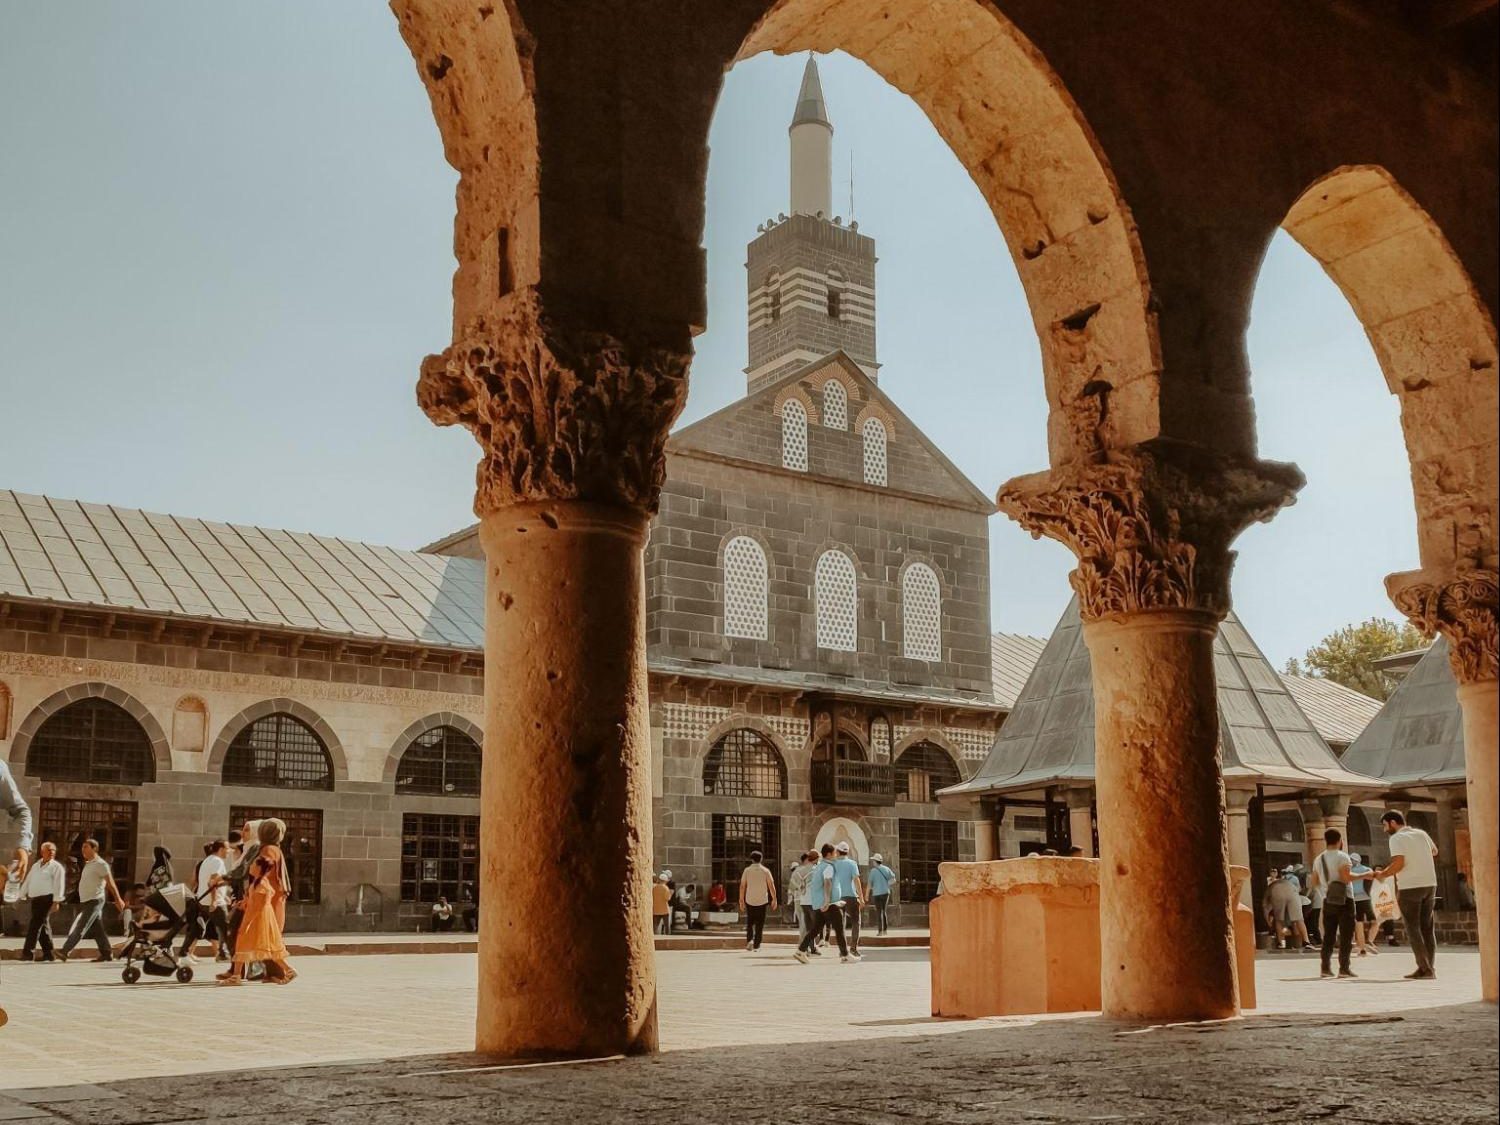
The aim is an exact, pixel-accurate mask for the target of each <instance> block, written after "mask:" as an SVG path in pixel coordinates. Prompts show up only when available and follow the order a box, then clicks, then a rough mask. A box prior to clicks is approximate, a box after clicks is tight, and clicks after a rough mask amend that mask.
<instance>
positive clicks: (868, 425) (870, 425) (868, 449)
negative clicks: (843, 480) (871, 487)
mask: <svg viewBox="0 0 1500 1125" xmlns="http://www.w3.org/2000/svg"><path fill="white" fill-rule="evenodd" d="M860 432H861V434H863V436H864V439H865V483H866V484H878V485H884V484H885V482H886V471H885V426H884V425H883V424H882V423H881V421H880V419H879V418H866V419H865V424H864V425H863V426H862V427H860Z"/></svg>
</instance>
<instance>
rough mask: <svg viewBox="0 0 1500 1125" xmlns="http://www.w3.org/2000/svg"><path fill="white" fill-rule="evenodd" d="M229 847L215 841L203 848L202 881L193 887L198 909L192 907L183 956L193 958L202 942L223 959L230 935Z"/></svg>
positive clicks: (221, 841) (199, 877)
mask: <svg viewBox="0 0 1500 1125" xmlns="http://www.w3.org/2000/svg"><path fill="white" fill-rule="evenodd" d="M228 874H229V845H228V844H226V843H225V842H224V841H223V840H214V841H212V842H211V843H210V844H209V845H208V846H207V847H205V848H204V849H203V862H201V863H200V864H198V881H197V883H196V885H195V886H194V887H193V896H194V897H193V902H194V904H195V905H194V906H190V907H189V908H188V924H187V928H186V932H185V933H184V934H183V938H182V948H181V949H180V950H179V951H178V953H179V955H183V956H188V957H191V956H192V955H193V950H194V949H195V948H196V947H197V945H198V939H199V938H201V937H206V938H208V939H209V941H210V942H211V943H212V946H213V956H214V958H215V959H220V957H221V953H222V951H223V948H224V941H225V940H226V937H227V935H228V932H229V884H228V883H227V882H226V881H225V879H226V877H227V876H228Z"/></svg>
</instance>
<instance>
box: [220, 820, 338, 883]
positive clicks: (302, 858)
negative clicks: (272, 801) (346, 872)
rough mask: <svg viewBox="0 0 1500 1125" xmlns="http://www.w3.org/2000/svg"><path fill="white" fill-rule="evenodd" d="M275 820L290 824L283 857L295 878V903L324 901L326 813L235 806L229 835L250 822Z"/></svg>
mask: <svg viewBox="0 0 1500 1125" xmlns="http://www.w3.org/2000/svg"><path fill="white" fill-rule="evenodd" d="M270 817H275V818H276V819H277V820H280V821H282V822H283V823H285V824H286V835H285V836H283V837H282V838H281V854H282V855H284V856H285V857H286V867H287V874H288V875H289V876H290V877H291V884H292V885H291V888H290V889H291V898H290V901H291V902H310V903H316V902H321V901H322V898H323V810H322V809H287V808H271V807H268V806H264V805H232V806H230V809H229V831H230V832H233V831H234V830H235V829H236V828H239V827H241V826H242V825H243V824H244V823H245V821H247V820H266V819H269V818H270Z"/></svg>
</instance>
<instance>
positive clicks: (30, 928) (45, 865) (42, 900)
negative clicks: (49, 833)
mask: <svg viewBox="0 0 1500 1125" xmlns="http://www.w3.org/2000/svg"><path fill="white" fill-rule="evenodd" d="M67 879H68V873H67V871H66V869H65V868H64V867H63V865H62V864H61V863H59V862H58V861H57V845H56V844H54V843H53V842H52V841H51V840H48V841H47V842H46V843H45V844H43V845H42V846H41V849H40V854H39V857H38V859H37V862H36V863H34V864H32V865H31V869H30V870H29V871H27V872H26V881H25V882H24V883H23V884H22V885H21V896H22V897H23V898H25V899H26V900H27V901H28V902H29V903H30V904H31V918H30V920H29V922H28V923H27V926H26V940H25V941H24V942H23V943H22V945H21V960H22V961H30V960H32V959H33V957H34V955H35V951H36V948H37V946H38V945H40V946H41V950H42V955H41V957H40V958H38V960H42V961H55V960H57V958H56V956H55V955H54V954H53V952H52V914H53V912H54V911H55V910H57V909H58V907H60V906H62V901H63V894H64V892H65V891H66V889H67Z"/></svg>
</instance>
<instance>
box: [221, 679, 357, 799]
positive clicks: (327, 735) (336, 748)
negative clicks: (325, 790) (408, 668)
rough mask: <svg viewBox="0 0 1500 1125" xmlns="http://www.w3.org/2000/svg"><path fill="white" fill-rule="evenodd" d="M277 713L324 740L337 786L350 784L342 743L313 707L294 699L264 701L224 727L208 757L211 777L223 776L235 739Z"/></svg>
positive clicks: (248, 708) (250, 707)
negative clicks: (226, 760)
mask: <svg viewBox="0 0 1500 1125" xmlns="http://www.w3.org/2000/svg"><path fill="white" fill-rule="evenodd" d="M277 712H285V713H286V714H288V715H291V716H292V717H293V718H295V719H299V720H301V721H302V722H304V723H306V724H307V725H308V726H309V727H310V728H312V732H313V733H314V734H316V735H317V736H318V738H319V739H321V740H322V743H323V748H324V749H325V750H327V751H328V759H329V761H330V762H332V763H333V780H334V783H335V784H337V783H338V782H340V781H348V780H349V762H348V759H347V758H345V756H344V746H343V743H341V742H340V741H339V737H338V735H336V734H334V733H333V728H332V727H330V726H329V725H328V724H327V723H326V722H324V721H323V716H321V715H319V714H318V713H317V712H316V711H314V710H313V709H312V708H311V707H308V706H307V705H306V704H304V703H298V702H297V701H296V700H295V699H287V698H285V697H282V698H279V699H265V700H262V701H261V702H259V703H252V704H251V705H250V706H249V707H246V708H245V709H244V710H243V711H241V712H240V713H239V714H238V715H236V716H234V718H232V719H230V720H229V721H228V722H227V723H225V724H224V728H223V729H222V730H220V731H219V737H218V738H216V739H214V746H213V749H212V750H211V751H209V755H208V764H207V766H206V767H205V768H206V770H207V772H208V773H210V774H218V773H221V772H222V771H223V769H224V757H225V755H227V754H228V753H229V745H230V743H232V742H233V741H234V737H235V735H237V734H239V733H240V731H242V730H244V729H245V728H246V727H248V726H249V725H250V724H251V723H253V722H255V720H256V719H263V718H265V717H266V716H267V715H274V714H276V713H277Z"/></svg>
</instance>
